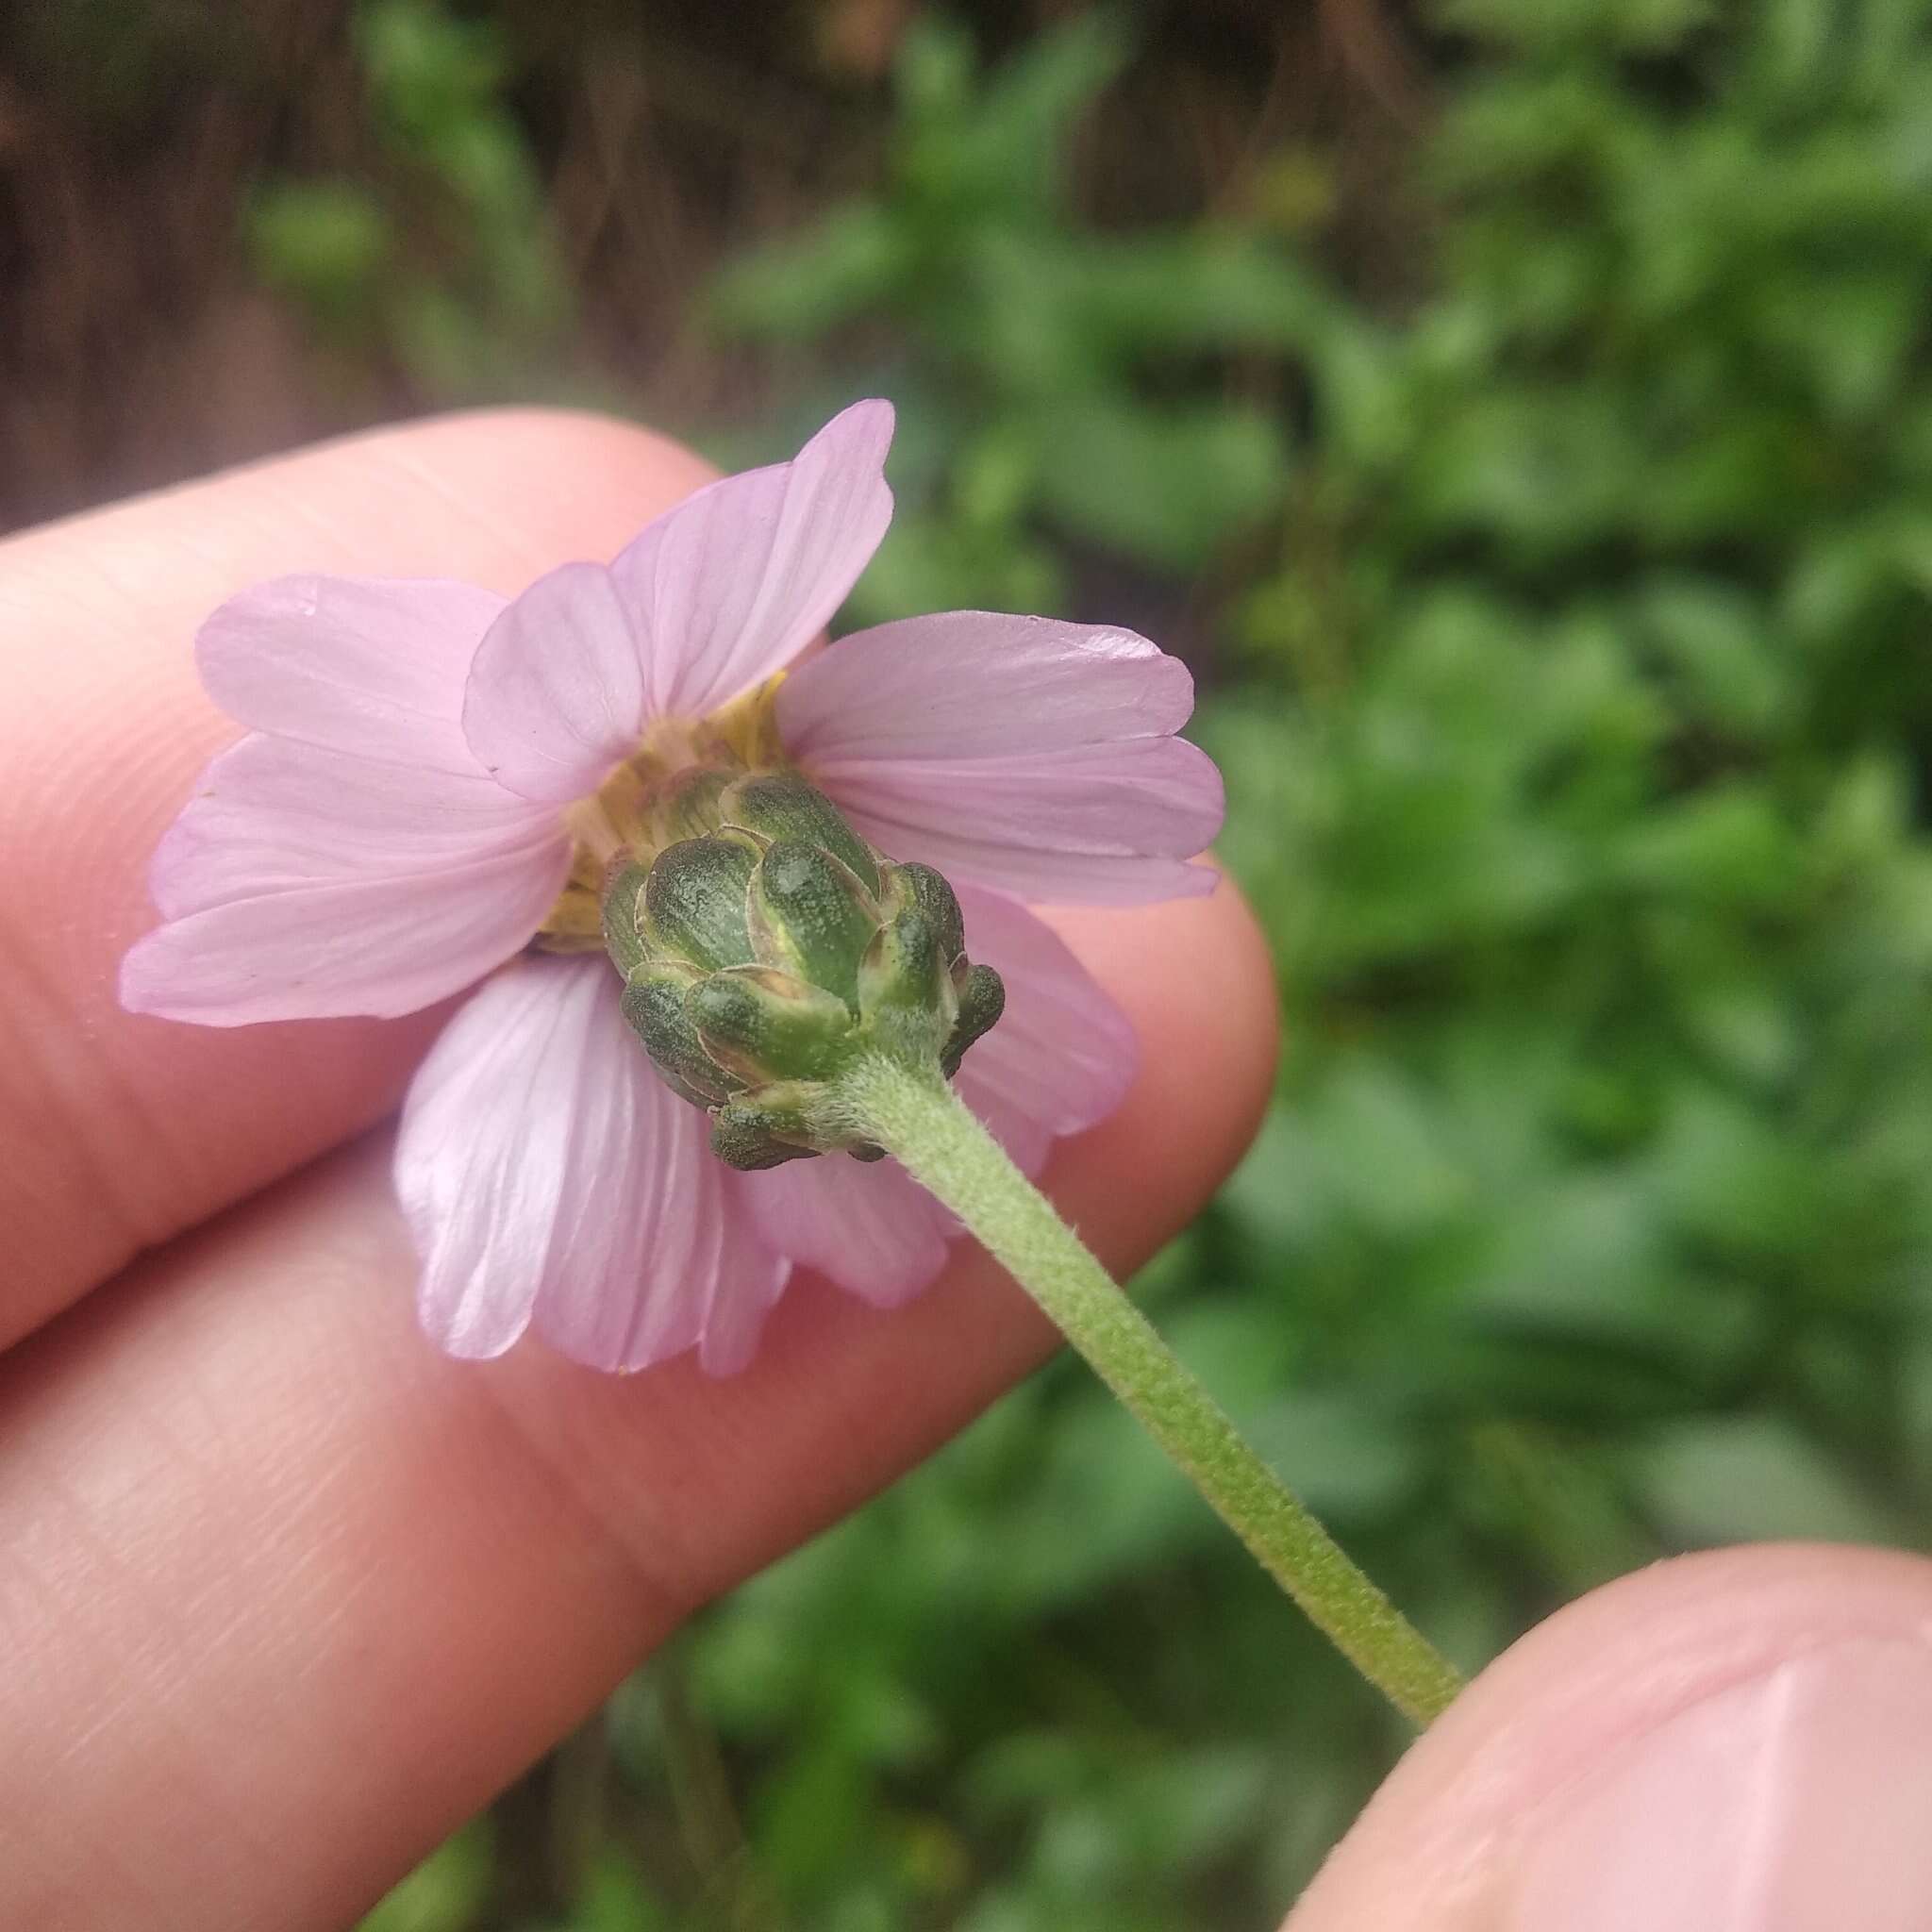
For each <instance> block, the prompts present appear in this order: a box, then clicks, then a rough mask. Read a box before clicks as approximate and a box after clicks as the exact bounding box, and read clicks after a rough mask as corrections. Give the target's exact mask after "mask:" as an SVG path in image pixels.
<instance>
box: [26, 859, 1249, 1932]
mask: <svg viewBox="0 0 1932 1932" xmlns="http://www.w3.org/2000/svg"><path fill="white" fill-rule="evenodd" d="M1064 929H1065V930H1066V931H1067V933H1068V935H1069V937H1070V938H1071V940H1072V941H1073V942H1074V944H1075V946H1076V947H1077V948H1078V949H1079V950H1080V951H1081V952H1082V954H1083V956H1084V957H1085V958H1086V960H1087V963H1088V964H1089V965H1090V967H1091V969H1092V970H1093V971H1094V973H1095V974H1096V975H1097V976H1098V977H1100V978H1101V979H1102V980H1103V982H1104V983H1105V984H1106V985H1107V987H1108V991H1110V992H1111V993H1112V994H1113V995H1114V996H1115V997H1116V998H1117V999H1119V1000H1120V1002H1121V1004H1122V1005H1123V1007H1124V1008H1125V1009H1126V1010H1127V1011H1128V1012H1129V1013H1130V1014H1131V1016H1132V1017H1133V1019H1134V1020H1135V1022H1136V1024H1137V1026H1138V1028H1139V1030H1140V1033H1141V1039H1142V1042H1143V1059H1142V1067H1141V1076H1140V1078H1139V1081H1138V1083H1137V1085H1136V1087H1135V1089H1134V1091H1133V1092H1132V1094H1131V1096H1130V1097H1129V1099H1128V1101H1127V1103H1126V1105H1125V1107H1124V1108H1123V1109H1122V1111H1121V1112H1120V1113H1119V1114H1117V1115H1115V1116H1114V1117H1113V1118H1112V1119H1111V1120H1109V1121H1108V1123H1107V1124H1105V1125H1104V1126H1102V1127H1101V1128H1099V1129H1096V1130H1095V1131H1094V1132H1093V1133H1091V1134H1090V1135H1088V1136H1086V1137H1084V1138H1082V1139H1080V1140H1078V1141H1071V1142H1068V1143H1065V1144H1064V1145H1063V1146H1062V1147H1061V1148H1060V1149H1058V1154H1057V1158H1056V1161H1055V1164H1054V1166H1053V1168H1052V1170H1051V1173H1050V1186H1051V1189H1052V1191H1053V1192H1054V1193H1055V1195H1056V1197H1057V1198H1058V1201H1059V1203H1060V1205H1061V1207H1062V1208H1063V1210H1064V1211H1066V1212H1068V1213H1069V1214H1070V1215H1071V1217H1072V1218H1073V1220H1074V1223H1075V1224H1076V1225H1078V1226H1079V1227H1080V1228H1081V1229H1082V1231H1083V1232H1084V1233H1085V1234H1086V1235H1087V1236H1088V1238H1089V1239H1090V1240H1091V1241H1092V1242H1093V1243H1094V1245H1095V1246H1096V1248H1097V1249H1098V1251H1099V1252H1100V1253H1101V1255H1102V1256H1103V1257H1104V1258H1105V1259H1107V1260H1108V1262H1109V1263H1110V1264H1112V1265H1113V1266H1115V1267H1116V1268H1120V1269H1124V1268H1127V1267H1131V1266H1132V1265H1133V1264H1134V1263H1136V1262H1137V1261H1138V1260H1140V1259H1141V1258H1142V1257H1144V1256H1146V1255H1147V1254H1148V1253H1149V1252H1151V1250H1152V1249H1153V1248H1154V1247H1155V1246H1156V1245H1157V1244H1158V1242H1159V1241H1161V1240H1163V1239H1164V1238H1166V1237H1167V1236H1168V1235H1169V1234H1171V1233H1172V1232H1173V1231H1174V1229H1175V1228H1177V1227H1178V1226H1179V1225H1181V1224H1183V1223H1184V1222H1185V1221H1186V1220H1187V1219H1188V1218H1189V1217H1190V1216H1191V1214H1192V1213H1193V1212H1194V1211H1195V1210H1196V1208H1198V1207H1199V1206H1200V1204H1201V1203H1202V1201H1203V1200H1204V1199H1205V1198H1206V1196H1207V1194H1208V1192H1209V1191H1210V1190H1211V1189H1212V1187H1213V1186H1214V1185H1215V1183H1216V1182H1217V1181H1218V1180H1219V1178H1220V1176H1221V1175H1222V1174H1224V1172H1225V1170H1226V1169H1227V1167H1228V1166H1229V1165H1230V1164H1231V1163H1232V1161H1233V1160H1234V1158H1236V1157H1237V1155H1238V1154H1239V1152H1240V1150H1241V1147H1242V1146H1243V1145H1244V1144H1245V1141H1246V1140H1247V1138H1248V1136H1249V1134H1250V1133H1251V1131H1252V1128H1253V1125H1254V1124H1255V1121H1256V1119H1257V1114H1258V1111H1259V1108H1260V1107H1261V1106H1262V1104H1263V1101H1264V1099H1265V1095H1266V1091H1267V1089H1268V1086H1269V1083H1270V1076H1271V1073H1272V1068H1273V1061H1274V1051H1273V1045H1274V1035H1273V1028H1274V997H1273V974H1272V970H1271V968H1270V965H1269V962H1268V959H1267V957H1266V954H1265V951H1264V950H1263V948H1262V946H1261V944H1260V942H1259V941H1258V939H1257V936H1256V933H1255V930H1254V927H1253V925H1252V923H1251V922H1250V920H1249V918H1248V915H1247V914H1246V912H1245V910H1244V908H1242V907H1241V902H1240V900H1239V898H1238V896H1237V895H1236V894H1235V893H1234V892H1233V891H1232V889H1231V888H1225V887H1224V888H1223V889H1222V890H1221V891H1218V892H1216V893H1215V894H1214V895H1213V896H1212V897H1210V898H1207V899H1197V900H1191V901H1186V902H1180V903H1176V904H1170V905H1164V906H1156V907H1149V908H1141V909H1136V910H1134V911H1121V912H1091V913H1084V914H1081V915H1079V916H1077V917H1075V918H1072V919H1070V920H1068V921H1067V922H1066V923H1065V926H1064ZM613 1209H614V1211H621V1204H613ZM413 1272H414V1263H413V1258H412V1257H411V1255H410V1253H409V1250H408V1243H407V1241H405V1240H404V1237H403V1234H402V1231H401V1228H400V1225H399V1223H398V1220H397V1217H396V1214H395V1212H394V1210H393V1208H392V1207H391V1204H390V1201H389V1194H388V1186H387V1181H386V1178H385V1175H384V1172H383V1162H382V1158H381V1149H380V1148H379V1147H376V1148H364V1149H360V1150H357V1151H354V1152H351V1153H349V1154H346V1155H343V1156H340V1157H338V1158H335V1159H333V1160H331V1161H329V1162H326V1163H324V1164H323V1165H322V1166H320V1167H318V1168H316V1169H314V1170H311V1171H310V1172H309V1173H308V1174H303V1175H301V1176H298V1177H296V1178H295V1179H293V1180H291V1181H290V1182H287V1183H284V1184H283V1185H281V1186H280V1187H279V1188H277V1189H275V1191H272V1192H270V1193H269V1194H266V1195H264V1196H262V1197H260V1198H258V1200H256V1201H255V1202H253V1203H251V1204H249V1205H248V1206H247V1207H245V1208H242V1209H239V1210H238V1211H236V1212H235V1213H234V1214H232V1215H230V1216H228V1217H226V1218H225V1219H224V1220H222V1221H220V1222H218V1223H215V1224H211V1225H209V1226H208V1227H206V1228H204V1229H202V1230H200V1231H199V1232H198V1233H197V1234H195V1235H193V1236H192V1237H190V1238H188V1239H187V1240H185V1241H181V1242H179V1243H177V1244H175V1246H174V1247H173V1248H172V1249H170V1250H168V1251H165V1252H164V1253H163V1254H161V1255H159V1256H157V1257H151V1258H150V1259H149V1260H147V1261H145V1262H144V1263H142V1265H141V1266H140V1267H139V1268H138V1269H137V1270H136V1271H134V1273H133V1274H130V1275H129V1276H128V1277H127V1278H126V1279H125V1280H124V1281H122V1282H120V1283H117V1284H114V1285H112V1286H110V1287H109V1288H108V1289H106V1290H104V1291H101V1292H100V1293H98V1294H96V1295H93V1296H92V1297H90V1299H89V1300H88V1302H87V1303H86V1304H84V1305H83V1306H82V1307H78V1308H76V1309H75V1310H74V1311H72V1312H71V1313H70V1314H69V1315H68V1316H66V1317H65V1318H64V1319H63V1320H61V1321H60V1322H58V1323H56V1324H53V1325H52V1326H51V1327H49V1328H48V1329H46V1330H45V1331H43V1332H42V1334H41V1335H39V1336H37V1337H36V1338H34V1339H33V1340H32V1341H29V1342H28V1343H26V1344H25V1346H23V1347H22V1348H20V1349H19V1350H17V1351H16V1352H15V1354H14V1356H13V1357H11V1359H10V1361H9V1362H8V1364H4V1365H0V1444H4V1445H5V1449H4V1452H0V1550H5V1551H7V1552H8V1553H9V1554H8V1557H7V1559H6V1565H7V1567H6V1573H5V1574H7V1575H8V1578H9V1581H8V1583H7V1584H6V1585H5V1586H4V1587H0V1605H4V1606H5V1614H6V1616H7V1618H8V1624H9V1625H10V1629H9V1638H10V1642H11V1646H12V1648H13V1651H14V1654H15V1655H16V1656H20V1657H32V1658H33V1659H34V1666H33V1669H32V1670H31V1671H30V1672H26V1673H20V1672H16V1673H11V1674H6V1675H5V1676H4V1677H0V1731H4V1733H5V1735H6V1736H7V1738H8V1744H9V1749H8V1753H7V1755H6V1757H5V1759H4V1760H0V1923H7V1924H49V1925H51V1924H69V1925H111V1924H143V1925H148V1924H152V1925H167V1924H175V1923H179V1924H194V1925H197V1926H206V1925H218V1926H225V1925H235V1926H243V1925H245V1926H251V1927H252V1926H268V1925H273V1926H276V1927H287V1928H296V1932H300V1928H304V1927H309V1926H316V1927H322V1926H339V1925H341V1924H343V1923H345V1922H347V1921H349V1920H351V1919H353V1917H354V1916H355V1914H356V1912H357V1911H358V1909H359V1908H360V1907H362V1906H364V1905H365V1904H366V1903H367V1902H368V1901H369V1900H370V1899H371V1898H373V1897H374V1896H375V1895H376V1894H377V1893H378V1892H380V1891H381V1890H383V1888H384V1887H385V1886H386V1885H387V1884H388V1883H389V1882H391V1880H392V1879H393V1878H394V1877H395V1876H396V1875H397V1874H399V1873H400V1872H402V1871H403V1870H404V1869H406V1868H407V1867H408V1864H409V1863H410V1862H411V1861H412V1860H413V1859H414V1858H416V1857H418V1856H420V1855H421V1853H422V1852H423V1851H424V1850H425V1849H426V1848H427V1847H428V1846H429V1845H431V1844H432V1843H434V1842H435V1841H436V1840H437V1839H438V1837H439V1836H440V1835H441V1834H442V1833H443V1832H445V1831H446V1830H447V1829H449V1828H450V1826H452V1825H453V1824H455V1823H456V1822H457V1821H458V1820H459V1819H461V1818H463V1817H464V1816H466V1815H468V1814H469V1813H470V1812H471V1811H473V1810H475V1808H476V1807H478V1806H479V1805H480V1804H481V1803H483V1802H484V1800H485V1799H487V1798H488V1797H489V1795H490V1794H491V1792H492V1791H493V1790H496V1789H497V1788H499V1787H500V1786H501V1785H502V1784H503V1783H505V1782H506V1781H507V1780H508V1778H509V1777H510V1776H512V1775H513V1774H515V1773H516V1771H517V1770H518V1769H519V1768H520V1767H521V1766H523V1765H524V1764H525V1763H526V1762H527V1761H528V1760H529V1759H531V1758H532V1757H535V1756H536V1755H537V1754H538V1753H539V1752H540V1751H541V1749H542V1748H543V1747H544V1746H545V1745H546V1744H547V1743H548V1742H550V1741H551V1740H554V1739H555V1738H557V1737H558V1736H559V1735H561V1734H562V1733H563V1732H565V1731H566V1730H568V1729H569V1728H570V1727H571V1726H572V1725H573V1724H575V1722H577V1721H578V1720H579V1718H580V1717H581V1716H582V1714H583V1713H584V1712H585V1711H586V1710H588V1709H589V1708H591V1707H592V1706H593V1705H594V1704H595V1702H596V1701H597V1700H598V1699H599V1697H601V1696H602V1695H603V1694H604V1693H605V1692H606V1691H608V1688H609V1687H610V1686H611V1685H612V1684H613V1683H614V1682H615V1681H616V1680H617V1679H618V1678H619V1677H620V1676H621V1675H622V1674H624V1673H625V1671H626V1670H627V1669H629V1668H630V1667H631V1666H632V1665H633V1664H634V1663H635V1662H636V1661H637V1659H638V1658H639V1657H641V1655H642V1654H643V1652H644V1651H646V1650H647V1649H648V1648H649V1647H650V1646H651V1645H652V1644H653V1643H655V1642H656V1641H659V1640H660V1639H661V1638H662V1637H663V1636H664V1635H665V1634H666V1633H667V1632H668V1631H669V1630H670V1629H671V1628H672V1627H673V1625H674V1624H675V1623H676V1622H677V1620H678V1619H679V1618H680V1617H681V1616H682V1615H683V1614H685V1613H686V1612H687V1611H688V1610H689V1609H690V1608H691V1607H692V1606H693V1605H695V1604H696V1603H698V1602H700V1601H702V1600H703V1599H704V1598H706V1597H708V1596H709V1595H711V1594H713V1593H715V1592H716V1591H719V1590H721V1589H723V1588H724V1587H726V1586H727V1585H728V1584H729V1583H731V1582H732V1581H733V1580H735V1579H736V1578H738V1577H740V1576H742V1575H743V1574H746V1573H747V1572H748V1571H750V1570H752V1569H754V1568H756V1567H757V1566H758V1565H759V1564H760V1563H762V1562H765V1561H767V1560H769V1559H770V1558H771V1557H774V1556H775V1555H776V1554H778V1553H779V1552H780V1551H781V1550H783V1549H785V1548H787V1547H789V1546H791V1544H793V1543H795V1542H797V1541H800V1540H801V1539H803V1538H804V1537H806V1536H807V1535H808V1534H809V1533H811V1531H813V1530H814V1529H816V1528H817V1527H819V1526H820V1525H822V1524H824V1523H825V1522H827V1521H829V1520H830V1519H831V1518H832V1517H834V1516H835V1515H837V1514H838V1513H839V1512H840V1511H841V1510H842V1509H845V1508H847V1507H851V1506H852V1505H853V1504H854V1503H855V1502H856V1501H857V1500H858V1499H859V1498H860V1497H861V1496H863V1495H864V1494H866V1493H867V1492H869V1491H871V1490H873V1489H874V1488H876V1487H877V1486H878V1485H880V1484H881V1483H882V1482H884V1481H885V1480H886V1479H888V1478H889V1477H890V1476H891V1474H894V1473H895V1472H896V1471H898V1470H899V1469H900V1468H902V1467H904V1466H905V1465H906V1464H907V1463H908V1461H910V1460H911V1459H913V1458H914V1457H918V1456H919V1455H921V1454H923V1453H924V1452H925V1451H927V1450H928V1449H930V1448H931V1447H933V1446H934V1445H935V1444H936V1443H937V1442H938V1441H940V1440H941V1438H942V1437H943V1436H944V1435H945V1434H946V1433H947V1432H948V1431H949V1430H951V1429H953V1428H955V1427H957V1426H958V1424H960V1423H962V1422H963V1421H964V1420H965V1419H966V1418H967V1417H968V1416H970V1415H971V1414H972V1413H974V1411H975V1410H976V1409H977V1408H978V1407H980V1406H981V1405H983V1404H984V1403H985V1402H986V1401H987V1400H988V1399H990V1398H991V1396H992V1395H993V1394H994V1393H996V1392H997V1391H999V1390H1000V1389H1002V1388H1003V1387H1005V1386H1006V1385H1007V1384H1008V1382H1010V1381H1011V1380H1012V1379H1013V1378H1014V1377H1015V1376H1016V1375H1017V1374H1021V1373H1022V1372H1023V1371H1024V1369H1025V1368H1026V1367H1027V1366H1028V1365H1029V1364H1031V1363H1032V1362H1033V1361H1034V1360H1035V1359H1037V1358H1038V1357H1039V1356H1040V1355H1041V1353H1042V1352H1043V1350H1044V1349H1045V1347H1046V1346H1047V1345H1048V1341H1049V1340H1050V1338H1049V1336H1048V1335H1047V1333H1046V1331H1045V1329H1044V1327H1043V1324H1041V1320H1040V1319H1039V1317H1038V1316H1037V1315H1036V1314H1035V1313H1034V1312H1033V1310H1032V1308H1031V1306H1030V1304H1028V1303H1027V1302H1026V1301H1025V1299H1024V1296H1023V1295H1022V1294H1021V1293H1020V1291H1019V1290H1018V1289H1016V1288H1015V1287H1013V1286H1012V1284H1011V1283H1010V1282H1008V1281H1007V1280H1006V1279H1005V1277H1004V1276H1002V1275H1000V1274H998V1272H997V1271H996V1270H995V1269H994V1268H993V1267H992V1266H991V1263H990V1262H988V1261H987V1260H986V1258H985V1257H983V1256H981V1255H979V1254H978V1253H977V1252H976V1251H972V1250H967V1251H963V1252H960V1253H959V1254H958V1255H957V1256H956V1258H955V1260H954V1262H953V1265H952V1266H951V1267H950V1269H949V1270H948V1272H947V1274H945V1276H944V1277H943V1278H942V1279H941V1282H940V1283H939V1284H938V1285H937V1286H936V1287H935V1288H933V1289H932V1290H930V1291H928V1292H927V1293H926V1294H924V1295H923V1296H921V1297H919V1298H918V1299H917V1300H916V1301H914V1302H913V1303H911V1304H910V1305H908V1307H905V1308H903V1309H901V1310H899V1311H897V1312H895V1313H893V1314H891V1315H881V1314H877V1313H874V1312H872V1311H870V1310H868V1309H866V1308H864V1307H860V1306H859V1305H858V1304H857V1303H855V1302H853V1301H852V1300H850V1299H849V1298H847V1297H845V1296H842V1295H841V1294H838V1293H837V1292H836V1291H832V1290H830V1289H827V1288H824V1287H823V1286H822V1285H819V1284H816V1283H808V1284H806V1285H804V1286H802V1287H800V1288H797V1289H794V1290H793V1291H792V1292H791V1293H790V1294H788V1296H787V1298H786V1300H785V1301H784V1303H782V1304H781V1305H780V1307H779V1308H778V1310H777V1312H776V1314H775V1315H774V1318H773V1321H772V1324H771V1325H770V1327H769V1329H768V1331H767V1335H766V1339H765V1341H764V1343H763V1345H762V1346H761V1349H760V1352H759V1355H758V1359H757V1360H756V1361H755V1363H754V1364H753V1366H752V1368H751V1369H750V1370H749V1371H748V1372H747V1373H746V1374H743V1375H742V1376H741V1377H738V1378H736V1379H733V1380H730V1381H727V1382H722V1383H721V1382H714V1381H710V1380H708V1379H707V1378H706V1377H704V1376H703V1375H702V1374H699V1373H697V1371H696V1369H695V1367H694V1365H693V1364H692V1363H691V1361H690V1360H689V1359H688V1358H686V1359H684V1360H681V1361H678V1362H675V1363H673V1364H670V1365H668V1366H667V1367H664V1368H661V1369H658V1370H656V1371H653V1372H651V1373H649V1374H644V1375H641V1376H637V1377H633V1378H622V1379H621V1378H607V1377H601V1376H597V1375H593V1374H587V1373H586V1372H584V1371H582V1370H580V1369H576V1368H574V1367H572V1366H571V1365H569V1364H567V1363H564V1362H561V1361H559V1360H558V1359H557V1358H556V1357H550V1356H548V1355H546V1354H544V1353H543V1352H542V1351H541V1349H540V1348H537V1347H535V1346H525V1347H521V1348H519V1349H516V1350H514V1351H512V1353H511V1354H510V1355H509V1356H508V1357H504V1358H502V1359H501V1360H499V1361H496V1362H491V1363H484V1364H465V1363H457V1362H452V1361H450V1360H447V1359H445V1358H443V1357H441V1356H439V1355H437V1354H436V1353H435V1352H434V1351H433V1350H432V1349H430V1348H429V1347H428V1346H427V1345H426V1344H425V1342H424V1341H423V1340H422V1338H421V1336H420V1335H419V1334H418V1333H417V1332H416V1330H415V1327H414V1323H413V1320H412V1317H411V1314H410V1306H409V1304H410V1293H409V1284H410V1279H411V1276H412V1274H413Z"/></svg>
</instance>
